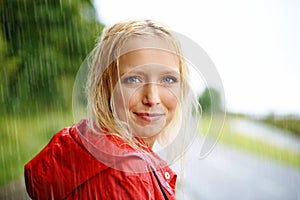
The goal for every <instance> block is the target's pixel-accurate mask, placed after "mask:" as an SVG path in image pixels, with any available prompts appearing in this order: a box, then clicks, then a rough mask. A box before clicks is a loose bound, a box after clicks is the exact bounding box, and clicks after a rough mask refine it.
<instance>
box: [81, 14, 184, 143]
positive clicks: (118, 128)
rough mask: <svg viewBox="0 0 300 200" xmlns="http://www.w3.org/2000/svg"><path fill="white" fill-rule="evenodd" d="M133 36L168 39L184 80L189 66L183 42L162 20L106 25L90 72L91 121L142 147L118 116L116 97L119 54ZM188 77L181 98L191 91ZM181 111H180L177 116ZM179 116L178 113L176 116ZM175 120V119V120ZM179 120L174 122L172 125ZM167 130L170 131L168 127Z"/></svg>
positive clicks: (164, 139)
mask: <svg viewBox="0 0 300 200" xmlns="http://www.w3.org/2000/svg"><path fill="white" fill-rule="evenodd" d="M132 37H139V38H150V39H151V38H153V37H159V38H162V39H165V40H166V41H167V42H168V43H169V44H170V45H171V46H172V47H173V49H174V51H175V54H176V56H177V57H178V61H179V71H180V75H181V77H182V78H181V79H182V80H187V75H188V69H187V66H186V64H185V62H184V59H183V57H182V52H181V50H180V44H179V42H178V41H177V40H176V38H175V36H174V35H173V34H172V32H171V31H170V30H169V29H168V28H167V27H166V26H165V25H162V24H161V23H158V22H155V21H152V20H133V21H122V22H119V23H117V24H115V25H113V26H111V27H108V28H106V29H105V30H104V31H103V33H102V36H101V38H100V40H99V41H98V43H97V45H96V47H95V49H94V50H93V53H92V64H91V68H90V71H89V76H88V84H87V93H88V94H87V96H88V97H87V103H88V121H89V126H90V127H91V129H92V130H93V131H94V132H95V133H97V131H96V130H97V129H100V130H101V131H104V132H106V133H108V134H111V135H115V136H117V137H119V138H121V139H122V140H123V141H124V142H125V143H128V144H129V145H131V146H133V147H134V148H138V147H139V145H140V144H139V142H138V140H137V139H135V138H134V136H133V135H132V134H130V132H129V131H128V130H127V129H126V128H124V127H126V126H124V122H122V121H120V120H118V119H117V118H116V117H115V116H116V112H115V110H114V101H113V98H112V95H113V91H114V87H115V84H116V83H117V81H118V78H119V58H120V56H121V55H122V48H123V47H124V46H125V45H126V42H127V41H128V39H130V38H132ZM185 84H186V81H181V95H180V101H181V100H182V98H184V96H185V94H186V93H187V88H188V87H187V86H186V85H185ZM180 114H181V113H180V111H177V112H176V115H177V120H178V119H179V120H181V119H180ZM175 119H176V116H175ZM172 121H174V120H172ZM174 124H175V123H170V124H169V126H172V125H174ZM165 132H170V131H169V130H168V131H165ZM169 138H171V137H169V136H167V135H162V136H161V137H160V139H158V140H159V141H161V142H163V143H164V144H167V143H169V142H170V141H169Z"/></svg>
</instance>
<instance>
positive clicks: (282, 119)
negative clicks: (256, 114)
mask: <svg viewBox="0 0 300 200" xmlns="http://www.w3.org/2000/svg"><path fill="white" fill-rule="evenodd" d="M262 121H263V122H265V123H267V124H270V125H272V126H275V127H277V128H281V129H284V130H288V131H289V132H291V133H293V134H295V135H297V136H299V137H300V119H299V118H298V117H296V116H293V115H288V116H276V115H274V114H270V115H269V116H267V117H266V118H264V119H263V120H262Z"/></svg>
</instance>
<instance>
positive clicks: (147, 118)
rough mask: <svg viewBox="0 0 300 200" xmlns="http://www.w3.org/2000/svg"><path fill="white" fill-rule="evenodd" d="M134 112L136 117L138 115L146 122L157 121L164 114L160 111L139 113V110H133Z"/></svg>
mask: <svg viewBox="0 0 300 200" xmlns="http://www.w3.org/2000/svg"><path fill="white" fill-rule="evenodd" d="M134 114H135V115H136V116H137V117H139V118H141V119H143V120H145V121H148V122H152V121H157V120H159V119H161V118H162V117H163V116H164V115H165V114H161V113H140V112H134Z"/></svg>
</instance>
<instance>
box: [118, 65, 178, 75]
mask: <svg viewBox="0 0 300 200" xmlns="http://www.w3.org/2000/svg"><path fill="white" fill-rule="evenodd" d="M174 68H175V67H168V66H165V67H161V68H160V69H159V70H160V71H161V73H160V74H180V73H179V69H178V68H177V67H176V69H174ZM125 74H138V75H147V74H149V72H148V71H145V68H143V69H140V68H138V69H132V70H130V71H128V72H122V73H120V76H121V77H122V76H123V75H125Z"/></svg>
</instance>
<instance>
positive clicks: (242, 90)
mask: <svg viewBox="0 0 300 200" xmlns="http://www.w3.org/2000/svg"><path fill="white" fill-rule="evenodd" d="M95 5H96V8H97V10H98V16H99V19H100V21H101V22H102V23H104V24H105V25H109V24H113V23H115V22H118V21H120V20H124V19H132V18H138V19H146V18H147V19H155V20H158V21H161V22H163V23H166V24H167V25H169V26H170V27H171V28H172V29H173V30H174V31H176V32H179V33H181V34H184V35H185V36H187V37H189V38H191V39H192V40H194V41H195V42H197V43H198V45H200V46H201V47H202V48H203V49H204V50H205V51H206V53H207V54H208V55H209V57H210V58H211V59H212V60H213V62H214V63H215V66H216V68H217V70H218V72H219V74H220V76H221V79H222V81H223V86H224V89H225V96H226V106H227V109H228V110H229V111H233V112H243V113H248V114H255V115H256V114H266V113H269V112H274V113H277V114H288V113H292V114H299V115H300V90H299V87H300V80H299V79H300V1H298V0H285V1H283V0H249V1H238V0H226V1H224V0H209V1H203V0H197V1H196V0H194V1H191V0H184V1H182V0H177V1H176V0H151V1H145V0H126V1H125V0H95Z"/></svg>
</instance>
